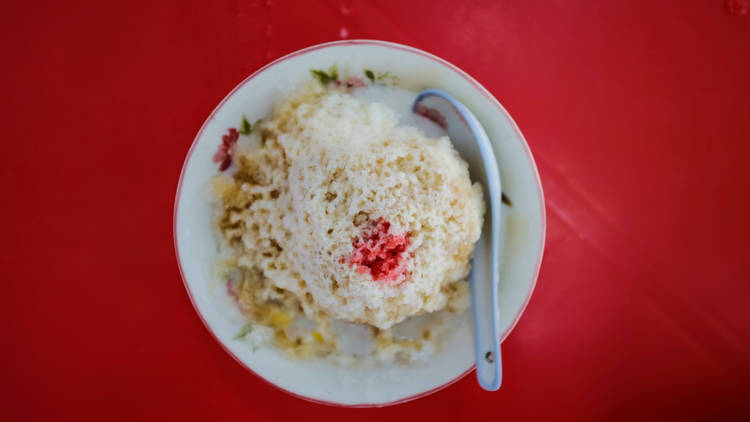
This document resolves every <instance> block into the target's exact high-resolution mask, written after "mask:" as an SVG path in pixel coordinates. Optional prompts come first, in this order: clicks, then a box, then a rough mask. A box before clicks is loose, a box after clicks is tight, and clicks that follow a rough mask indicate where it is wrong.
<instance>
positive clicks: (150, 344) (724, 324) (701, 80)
mask: <svg viewBox="0 0 750 422" xmlns="http://www.w3.org/2000/svg"><path fill="white" fill-rule="evenodd" d="M43 3H45V2H12V3H9V4H5V5H4V6H3V8H2V9H3V10H2V13H1V14H0V15H1V16H0V33H1V34H2V42H1V43H0V44H1V45H0V52H1V53H2V55H1V57H2V61H3V63H2V66H0V94H1V95H2V103H1V104H2V105H0V110H1V111H2V113H1V117H0V119H2V124H1V125H0V130H1V131H2V132H1V133H2V165H0V195H1V197H2V202H3V206H2V214H1V216H2V218H0V238H1V239H2V253H1V254H0V280H2V284H1V285H2V292H1V294H0V297H1V299H0V301H1V302H0V304H1V305H2V306H0V312H1V313H2V314H1V315H2V318H1V319H0V320H1V321H2V322H0V324H1V325H2V334H3V339H4V340H3V342H2V354H1V355H0V356H1V357H2V362H3V364H2V368H3V369H2V391H1V394H0V419H2V420H23V419H31V420H38V419H45V420H58V419H71V420H86V419H88V420H110V419H118V420H136V419H149V420H150V419H162V420H209V419H211V420H214V419H221V420H235V421H236V420H252V421H266V420H268V421H270V420H298V421H299V420H312V421H324V420H325V421H330V420H337V419H338V418H345V417H346V418H358V420H362V421H384V420H387V421H391V420H393V421H395V420H429V421H444V420H451V421H452V420H471V419H474V418H477V417H481V416H484V417H485V419H480V420H489V419H487V418H493V419H494V420H521V419H523V420H542V419H550V420H561V419H562V420H578V421H586V420H605V419H606V420H643V419H648V420H665V419H666V420H671V419H678V420H693V419H696V420H699V419H702V420H742V419H744V420H748V418H750V317H748V312H750V309H748V302H749V300H750V271H748V259H749V256H748V255H749V254H748V252H750V250H749V248H748V242H747V239H748V237H749V236H750V229H748V224H747V221H748V220H747V216H746V213H747V207H748V205H750V201H749V199H748V198H749V197H750V183H749V182H750V178H749V177H748V176H747V174H746V172H747V171H748V165H747V160H748V154H750V15H744V16H742V15H741V13H740V14H739V15H732V14H731V13H729V12H728V10H727V7H726V5H725V3H724V1H723V0H705V1H666V0H665V1H659V2H652V1H622V2H609V1H598V0H588V1H575V2H574V1H568V2H552V1H542V0H533V1H524V2H515V1H502V2H495V1H485V2H476V3H463V2H456V1H450V2H447V1H446V2H439V1H434V0H433V1H410V2H398V3H397V2H385V1H372V0H371V1H362V2H359V1H357V2H355V1H351V2H348V3H345V4H340V3H337V2H335V1H322V2H314V3H312V2H311V3H309V4H305V3H295V2H285V1H281V0H274V1H266V2H244V1H210V2H209V1H184V0H183V1H169V2H159V1H147V2H100V1H84V2H55V3H50V4H43ZM740 3H742V0H740ZM341 37H348V38H372V39H383V40H388V41H395V42H400V43H404V44H408V45H412V46H415V47H418V48H421V49H424V50H427V51H429V52H432V53H435V54H437V55H439V56H441V57H443V58H445V59H447V60H449V61H451V62H453V63H454V64H456V65H457V66H459V67H461V68H462V69H464V70H465V71H466V72H468V73H469V74H471V75H472V76H474V77H475V78H476V79H477V80H479V81H480V82H481V83H482V84H484V86H485V87H487V88H488V89H489V90H490V91H491V92H492V93H493V94H494V95H495V96H496V97H497V98H498V99H499V100H500V101H501V102H502V103H503V104H504V105H505V107H506V108H507V109H508V110H509V112H510V113H511V114H512V115H513V117H514V118H515V119H516V122H517V123H518V125H519V126H520V128H521V130H522V131H523V132H524V134H525V135H526V138H527V140H528V142H529V145H530V147H531V149H532V151H533V153H534V155H535V157H536V159H537V163H538V165H539V170H540V173H541V177H542V184H543V186H544V191H545V195H546V200H547V218H548V226H549V227H548V233H547V243H546V244H547V247H546V253H545V257H544V263H543V265H542V270H541V275H540V277H539V281H538V284H537V288H536V291H535V293H534V296H533V297H532V299H531V302H530V304H529V306H528V308H527V309H526V313H525V315H524V316H523V318H522V319H521V321H520V323H519V324H518V326H517V327H516V329H515V331H513V333H512V334H511V335H510V337H509V338H508V339H507V341H505V343H504V344H503V360H504V369H505V377H504V383H503V387H502V388H501V390H500V391H498V392H496V393H488V392H484V391H482V390H480V389H479V387H478V386H477V384H476V381H475V378H474V375H471V376H467V377H466V378H464V379H463V380H461V381H460V382H458V383H456V384H454V385H452V386H450V387H449V388H446V389H444V390H442V391H440V392H438V393H436V394H433V395H431V396H429V397H426V398H422V399H419V400H416V401H413V402H409V403H406V404H401V405H398V406H395V407H389V408H382V409H370V410H362V409H341V408H334V407H327V406H323V405H318V404H313V403H309V402H306V401H303V400H300V399H296V398H293V397H290V396H288V395H286V394H285V393H283V392H281V391H279V390H277V389H275V388H274V387H272V386H270V385H268V384H266V383H265V382H263V381H262V380H260V379H259V378H257V377H255V376H254V375H252V374H250V373H248V372H246V371H245V370H244V369H242V367H241V366H240V365H239V364H237V363H236V362H235V361H234V360H232V358H231V357H230V356H229V355H227V354H226V353H225V352H224V351H223V350H222V349H221V347H220V346H219V345H218V344H217V343H216V342H215V341H214V339H213V338H212V337H211V335H210V334H209V332H208V331H207V330H206V328H205V327H204V326H203V324H202V323H201V321H200V319H199V318H198V316H197V314H196V313H195V311H194V310H193V307H192V306H191V304H190V301H189V299H188V296H187V294H186V292H185V289H184V287H183V283H182V280H181V279H180V275H179V272H178V269H177V264H176V260H175V253H174V247H173V242H172V215H173V201H174V195H175V190H176V186H177V180H178V176H179V173H180V168H181V166H182V162H183V159H184V157H185V154H186V153H187V151H188V148H189V146H190V143H191V142H192V140H193V137H194V136H195V134H196V132H197V131H198V129H199V128H200V126H201V124H202V123H203V120H204V118H205V117H206V116H207V115H208V114H209V113H210V111H211V110H212V109H213V108H214V106H215V105H216V104H217V103H218V102H219V101H220V100H221V98H223V96H224V95H225V94H226V93H227V92H229V90H231V89H232V87H233V86H234V85H235V84H237V83H238V82H239V81H241V80H242V79H243V78H244V77H245V76H247V75H248V74H250V73H251V72H253V71H254V70H256V69H258V68H259V67H260V66H262V65H263V64H265V63H266V62H268V61H270V60H271V59H275V58H277V57H280V56H281V55H284V54H286V53H289V52H292V51H294V50H297V49H300V48H302V47H306V46H309V45H312V44H316V43H320V42H324V41H330V40H335V39H340V38H341Z"/></svg>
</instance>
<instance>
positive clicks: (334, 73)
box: [328, 63, 339, 81]
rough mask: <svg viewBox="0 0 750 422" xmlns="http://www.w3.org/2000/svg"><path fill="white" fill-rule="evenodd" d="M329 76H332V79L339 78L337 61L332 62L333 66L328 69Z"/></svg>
mask: <svg viewBox="0 0 750 422" xmlns="http://www.w3.org/2000/svg"><path fill="white" fill-rule="evenodd" d="M328 76H330V78H331V80H332V81H335V80H338V78H339V68H338V67H336V63H334V64H332V65H331V67H330V68H329V69H328Z"/></svg>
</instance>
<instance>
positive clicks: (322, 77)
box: [310, 69, 333, 85]
mask: <svg viewBox="0 0 750 422" xmlns="http://www.w3.org/2000/svg"><path fill="white" fill-rule="evenodd" d="M310 73H311V74H312V76H313V78H315V79H317V80H318V82H320V83H321V84H323V85H327V84H328V83H329V82H331V81H332V80H333V79H331V77H330V76H328V74H327V73H326V72H325V71H324V70H320V69H310Z"/></svg>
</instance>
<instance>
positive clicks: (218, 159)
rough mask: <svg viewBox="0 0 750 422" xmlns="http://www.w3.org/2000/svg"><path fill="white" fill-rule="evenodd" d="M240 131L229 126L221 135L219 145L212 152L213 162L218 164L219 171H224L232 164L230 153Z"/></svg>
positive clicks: (232, 152)
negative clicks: (214, 151)
mask: <svg viewBox="0 0 750 422" xmlns="http://www.w3.org/2000/svg"><path fill="white" fill-rule="evenodd" d="M239 138H240V133H239V132H237V129H235V128H229V130H228V131H227V133H226V135H223V136H222V137H221V145H219V149H218V150H216V153H215V154H214V163H217V164H219V171H224V170H226V169H228V168H229V166H231V165H232V154H234V148H235V146H236V145H237V140H238V139H239Z"/></svg>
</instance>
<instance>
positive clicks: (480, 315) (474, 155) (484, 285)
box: [412, 89, 503, 391]
mask: <svg viewBox="0 0 750 422" xmlns="http://www.w3.org/2000/svg"><path fill="white" fill-rule="evenodd" d="M412 110H413V111H414V112H415V113H417V114H419V115H422V116H424V117H427V118H428V119H430V120H432V121H433V122H435V123H437V124H438V125H440V126H442V127H443V129H445V130H446V131H447V132H448V136H449V137H450V139H451V141H452V142H453V146H454V147H455V148H456V150H457V151H458V153H459V154H460V155H461V158H463V159H464V160H466V162H467V163H468V164H469V174H470V176H471V179H472V180H473V181H478V182H480V183H481V184H482V186H483V188H484V189H483V190H484V200H485V203H486V204H488V212H487V214H486V215H485V222H484V226H483V229H482V236H481V237H480V239H479V241H478V242H477V246H476V249H475V251H474V258H473V260H472V265H471V274H470V275H469V280H470V282H471V302H472V308H473V313H474V353H475V360H476V364H477V379H478V381H479V385H481V386H482V388H484V389H485V390H488V391H495V390H497V389H498V388H500V384H501V383H502V378H503V371H502V360H501V358H500V333H499V327H498V325H499V323H500V312H499V308H498V279H499V265H500V264H499V262H500V256H501V252H502V251H501V250H500V249H501V248H502V242H501V221H500V208H501V193H502V185H501V184H500V172H499V171H498V167H497V160H496V159H495V153H494V151H493V150H492V145H491V144H490V140H489V138H488V137H487V133H486V132H485V131H484V128H483V127H482V125H481V124H480V123H479V120H477V118H476V117H475V116H474V114H472V113H471V111H469V109H468V108H466V106H464V105H463V104H461V103H460V102H459V101H458V100H456V99H455V98H453V96H451V95H450V94H448V93H446V92H443V91H440V90H438V89H427V90H424V91H422V92H420V93H419V95H417V98H416V99H415V100H414V104H413V105H412Z"/></svg>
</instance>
